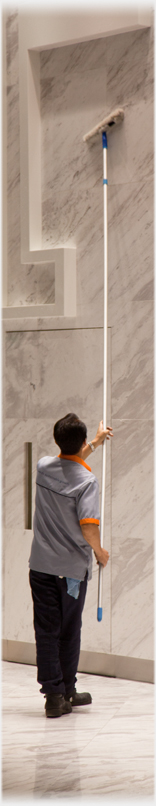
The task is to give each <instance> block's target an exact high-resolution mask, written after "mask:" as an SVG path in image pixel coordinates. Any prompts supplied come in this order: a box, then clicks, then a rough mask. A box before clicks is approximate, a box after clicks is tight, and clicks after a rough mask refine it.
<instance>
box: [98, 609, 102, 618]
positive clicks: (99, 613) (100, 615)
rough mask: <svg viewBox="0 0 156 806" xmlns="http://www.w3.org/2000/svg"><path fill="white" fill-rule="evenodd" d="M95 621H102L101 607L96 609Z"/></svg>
mask: <svg viewBox="0 0 156 806" xmlns="http://www.w3.org/2000/svg"><path fill="white" fill-rule="evenodd" d="M97 620H98V621H102V607H98V609H97Z"/></svg>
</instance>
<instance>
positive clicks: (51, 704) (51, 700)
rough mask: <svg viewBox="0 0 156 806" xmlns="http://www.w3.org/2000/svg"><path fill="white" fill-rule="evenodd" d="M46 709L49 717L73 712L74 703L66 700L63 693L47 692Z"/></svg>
mask: <svg viewBox="0 0 156 806" xmlns="http://www.w3.org/2000/svg"><path fill="white" fill-rule="evenodd" d="M45 696H46V703H45V710H46V716H47V717H57V716H63V714H71V711H72V705H71V703H70V702H66V700H65V698H64V696H63V694H46V695H45Z"/></svg>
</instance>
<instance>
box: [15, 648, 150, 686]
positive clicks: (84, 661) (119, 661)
mask: <svg viewBox="0 0 156 806" xmlns="http://www.w3.org/2000/svg"><path fill="white" fill-rule="evenodd" d="M2 659H3V660H7V661H12V662H13V663H27V664H28V665H30V666H36V646H35V644H29V643H24V642H23V641H9V640H7V639H6V638H4V639H3V642H2ZM78 671H79V672H86V673H87V674H97V675H103V676H106V677H107V676H108V677H119V678H123V679H125V680H140V681H141V682H143V683H154V661H153V660H147V659H146V658H130V657H124V656H122V655H109V654H105V653H103V652H85V651H84V650H83V649H82V650H81V652H80V659H79V666H78Z"/></svg>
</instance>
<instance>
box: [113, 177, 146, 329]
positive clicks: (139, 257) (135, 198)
mask: <svg viewBox="0 0 156 806" xmlns="http://www.w3.org/2000/svg"><path fill="white" fill-rule="evenodd" d="M153 203H154V199H153V181H149V182H148V183H147V182H146V183H145V182H144V178H143V181H142V182H137V183H132V182H131V183H129V184H128V185H127V184H119V185H118V186H116V187H109V188H108V303H109V320H110V324H113V318H114V312H115V311H116V309H117V310H118V309H119V307H120V308H121V310H122V308H123V304H124V299H127V302H128V301H129V303H130V301H131V303H133V302H135V301H137V300H148V299H152V298H153V297H154V288H153V281H154V254H153V246H154V232H153V224H154V221H153V212H154V210H153ZM120 313H121V312H120Z"/></svg>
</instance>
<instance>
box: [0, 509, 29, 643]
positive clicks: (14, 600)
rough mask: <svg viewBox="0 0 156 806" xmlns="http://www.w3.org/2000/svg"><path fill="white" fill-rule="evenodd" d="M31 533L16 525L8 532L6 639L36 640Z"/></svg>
mask: <svg viewBox="0 0 156 806" xmlns="http://www.w3.org/2000/svg"><path fill="white" fill-rule="evenodd" d="M31 542H32V532H31V531H26V530H25V531H24V530H23V529H22V527H21V526H20V527H19V526H17V527H16V524H15V521H14V527H12V528H11V529H7V530H6V533H5V581H4V595H5V619H4V638H7V639H8V640H9V639H10V640H13V641H29V642H30V643H35V638H34V629H33V604H32V598H31V590H30V586H29V567H28V561H29V557H30V549H31Z"/></svg>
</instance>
